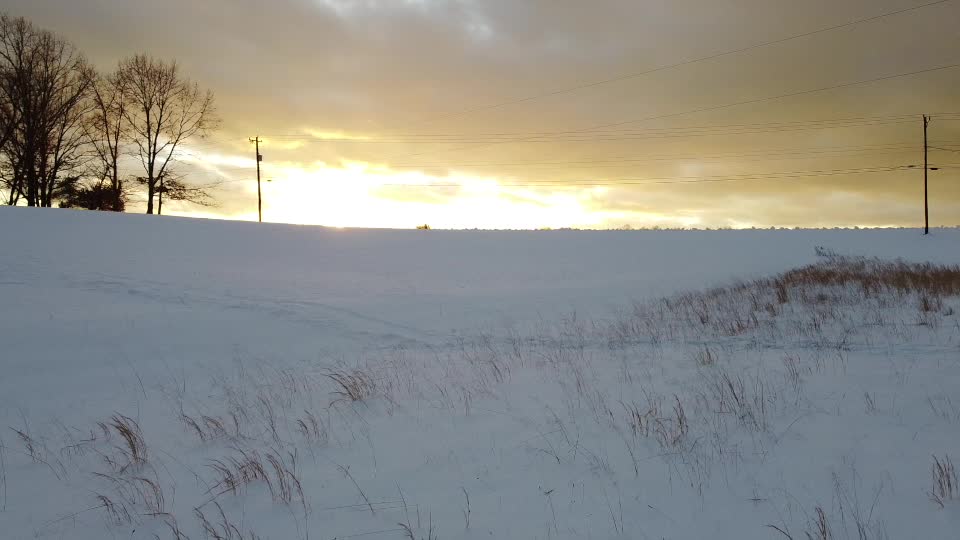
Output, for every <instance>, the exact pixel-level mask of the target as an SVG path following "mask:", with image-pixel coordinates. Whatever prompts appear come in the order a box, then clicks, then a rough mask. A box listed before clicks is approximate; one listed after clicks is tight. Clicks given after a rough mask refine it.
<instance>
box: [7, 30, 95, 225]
mask: <svg viewBox="0 0 960 540" xmlns="http://www.w3.org/2000/svg"><path fill="white" fill-rule="evenodd" d="M0 65H2V66H3V67H2V71H3V72H4V76H3V78H2V79H0V82H2V85H0V95H2V98H0V102H3V103H5V104H6V106H7V107H9V114H10V117H12V118H13V124H12V126H13V127H12V129H11V131H10V134H9V138H8V140H7V141H6V144H5V145H4V146H3V148H2V150H3V157H4V161H3V169H4V171H3V178H4V181H5V183H6V184H7V187H8V188H9V190H10V194H9V198H8V202H9V203H11V204H14V203H16V202H17V201H19V199H20V197H24V198H26V201H27V205H28V206H48V207H49V206H52V205H53V201H54V200H56V199H57V197H58V196H60V195H61V191H62V189H61V188H62V187H63V186H64V185H65V183H66V182H67V179H68V178H70V177H72V176H75V174H76V172H77V170H78V169H79V168H81V167H82V166H83V164H84V163H85V161H86V160H87V159H88V158H89V155H88V153H87V147H86V133H85V130H84V128H83V122H84V118H85V116H86V114H87V112H88V109H87V107H88V106H89V101H88V100H87V99H86V98H87V95H88V91H89V89H90V85H91V84H92V81H93V76H94V73H93V70H92V69H91V68H90V67H89V64H88V63H87V61H86V59H85V58H84V57H83V55H82V54H80V53H79V52H78V51H77V50H76V48H75V47H73V45H71V44H70V43H68V42H66V41H65V40H63V39H61V38H60V37H58V36H56V35H54V34H52V33H51V32H48V31H46V30H41V29H39V28H37V27H35V26H34V25H33V24H31V23H30V22H29V21H27V20H25V19H23V18H12V17H9V16H6V15H0Z"/></svg>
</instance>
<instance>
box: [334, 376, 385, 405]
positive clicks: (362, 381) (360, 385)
mask: <svg viewBox="0 0 960 540" xmlns="http://www.w3.org/2000/svg"><path fill="white" fill-rule="evenodd" d="M324 375H325V376H326V377H327V378H328V379H330V380H331V381H333V382H334V383H336V385H337V388H338V389H337V390H335V391H334V392H333V394H334V395H336V396H339V399H338V400H337V401H350V402H353V401H364V400H366V399H369V398H371V397H373V396H374V394H375V393H376V389H377V384H376V382H375V381H374V380H373V378H372V377H370V376H369V375H367V374H366V373H364V372H363V371H360V370H356V369H355V370H350V371H346V370H345V371H330V372H328V373H325V374H324Z"/></svg>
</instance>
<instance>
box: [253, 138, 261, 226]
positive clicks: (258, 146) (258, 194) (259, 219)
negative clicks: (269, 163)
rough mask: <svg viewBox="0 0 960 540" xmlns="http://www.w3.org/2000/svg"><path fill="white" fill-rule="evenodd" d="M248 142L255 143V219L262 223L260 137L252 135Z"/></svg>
mask: <svg viewBox="0 0 960 540" xmlns="http://www.w3.org/2000/svg"><path fill="white" fill-rule="evenodd" d="M250 142H252V143H254V144H255V145H256V153H257V220H258V221H259V222H260V223H263V196H262V195H261V192H260V162H261V161H263V156H261V155H260V137H254V138H253V139H250Z"/></svg>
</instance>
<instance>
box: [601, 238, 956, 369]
mask: <svg viewBox="0 0 960 540" xmlns="http://www.w3.org/2000/svg"><path fill="white" fill-rule="evenodd" d="M958 295H960V266H956V265H937V264H932V263H922V264H920V263H910V262H905V261H900V260H897V261H884V260H880V259H867V258H855V257H841V256H838V255H836V254H831V255H829V256H825V257H824V259H823V260H821V261H819V262H817V263H815V264H811V265H807V266H804V267H801V268H797V269H795V270H790V271H787V272H784V273H782V274H779V275H777V276H774V277H771V278H764V279H758V280H754V281H748V282H742V283H735V284H732V285H730V286H725V287H716V288H712V289H707V290H704V291H695V292H690V293H685V294H680V295H676V296H673V297H669V298H665V299H663V300H661V301H659V302H654V303H649V304H638V305H636V306H635V307H634V310H633V312H632V313H631V314H629V315H627V316H624V317H622V318H621V319H619V320H617V321H615V322H614V323H612V324H610V325H609V327H608V328H607V330H606V333H607V336H608V339H609V341H610V343H611V344H612V345H624V344H626V343H629V342H632V341H636V340H642V341H648V342H651V343H654V344H656V343H660V342H662V341H663V340H665V339H677V338H681V337H688V338H703V337H707V336H714V337H739V336H744V335H745V334H747V333H749V332H754V331H758V330H763V329H765V328H773V327H774V326H775V325H774V323H773V321H775V320H776V319H779V318H783V317H786V316H790V317H794V318H797V319H798V320H797V329H798V331H799V333H800V334H801V336H803V337H807V338H810V339H814V340H820V341H819V343H820V344H821V345H824V346H826V345H830V346H834V347H837V348H844V347H846V345H847V344H846V342H845V341H844V338H843V337H842V336H836V337H835V338H834V341H832V342H830V341H827V340H826V339H825V336H826V335H827V334H828V333H830V330H832V329H833V327H836V326H837V325H838V324H839V323H843V322H845V318H844V316H845V315H846V314H849V313H850V310H852V309H853V308H856V307H859V306H863V305H864V304H870V305H875V306H877V307H891V306H894V305H912V306H914V308H915V310H916V314H917V324H919V325H923V326H931V327H936V326H937V325H938V324H939V323H940V322H941V319H942V318H943V317H949V316H952V315H953V313H954V310H953V308H952V307H950V306H948V305H947V303H946V302H945V300H946V299H947V298H951V297H956V296H958ZM695 359H696V360H697V361H698V363H699V362H706V363H709V362H710V361H711V360H713V359H714V358H711V356H710V354H709V353H708V352H706V351H701V352H698V353H696V354H695Z"/></svg>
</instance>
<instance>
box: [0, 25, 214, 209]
mask: <svg viewBox="0 0 960 540" xmlns="http://www.w3.org/2000/svg"><path fill="white" fill-rule="evenodd" d="M218 122H219V120H218V118H217V114H216V110H215V107H214V96H213V93H212V92H210V91H207V90H203V89H201V88H200V86H199V85H198V84H197V83H196V82H194V81H192V80H191V79H190V78H188V77H186V76H185V75H184V74H183V73H182V72H181V70H180V67H179V66H178V64H177V63H176V61H165V60H160V59H156V58H153V57H152V56H149V55H147V54H137V55H134V56H130V57H128V58H125V59H123V60H121V61H120V62H119V63H118V64H117V66H116V68H115V69H114V70H113V71H112V72H109V73H100V72H98V71H97V70H96V69H94V68H93V66H92V65H91V64H90V62H89V61H88V60H87V58H86V57H85V56H84V55H83V53H81V52H80V51H79V50H78V49H77V48H76V47H74V46H73V45H72V44H71V43H70V42H68V41H67V40H65V39H63V38H62V37H60V36H58V35H56V34H54V33H52V32H49V31H47V30H44V29H42V28H38V27H37V26H35V25H34V24H33V23H31V22H30V21H28V20H26V19H24V18H21V17H12V16H8V15H6V14H0V189H2V192H3V197H4V200H3V201H2V202H3V203H5V204H9V205H17V204H26V205H27V206H39V207H52V206H54V205H58V206H61V207H71V208H86V209H90V210H109V211H116V212H122V211H123V210H124V209H125V208H126V205H127V202H128V200H129V198H130V197H131V196H132V194H133V193H136V192H137V191H140V192H144V191H145V192H146V202H147V213H148V214H153V213H162V209H163V202H164V198H166V199H167V200H168V201H169V200H182V201H190V202H194V203H198V204H205V205H209V204H212V202H213V201H212V198H211V196H210V194H209V193H208V192H207V191H206V190H205V189H204V188H203V187H198V186H192V185H190V184H188V183H187V182H186V180H185V179H184V177H182V176H181V175H179V174H177V173H176V171H175V167H174V164H175V163H176V161H177V156H178V155H179V152H180V151H181V150H182V147H183V144H184V143H185V142H186V141H187V140H189V139H191V138H194V137H196V138H201V137H204V136H206V135H208V134H209V133H210V132H211V131H213V130H214V129H215V128H216V126H217V124H218ZM133 171H136V172H133Z"/></svg>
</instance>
